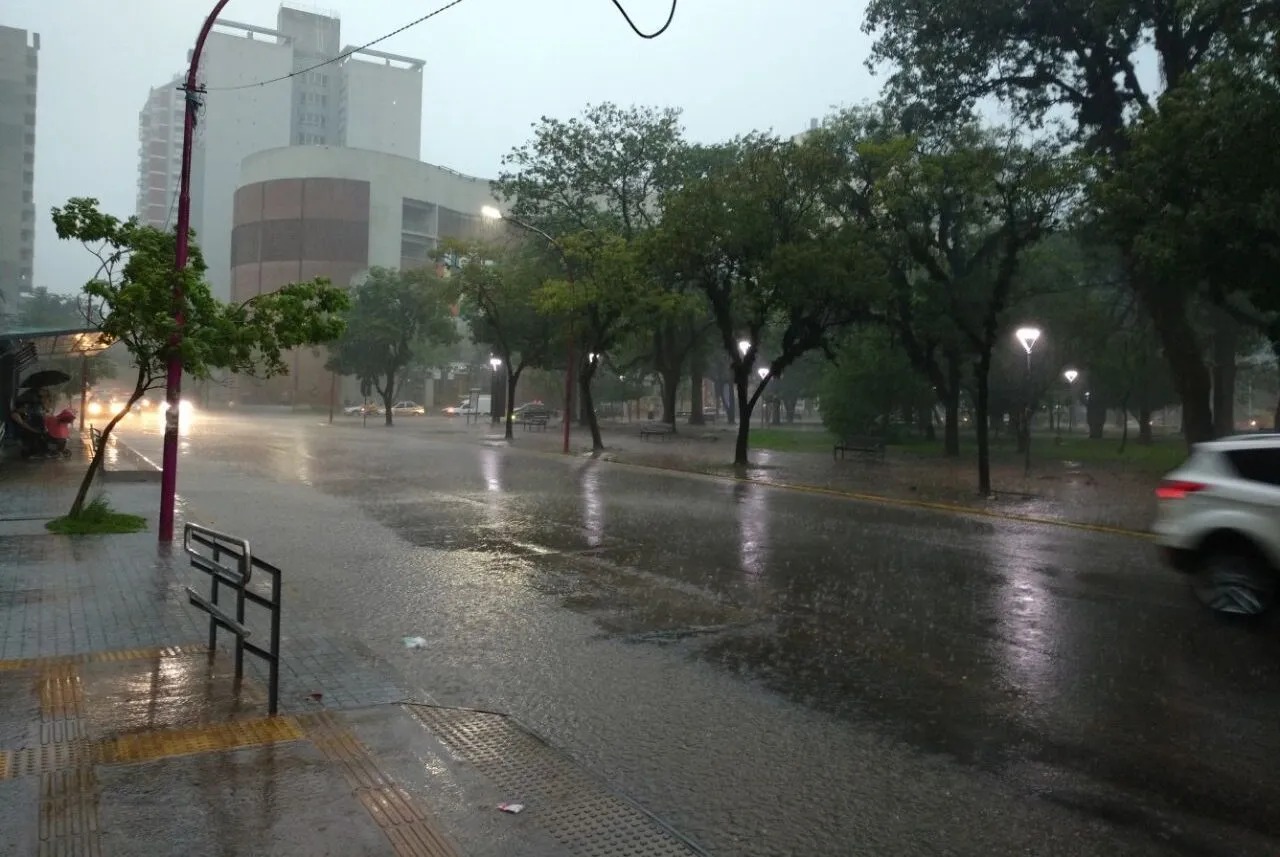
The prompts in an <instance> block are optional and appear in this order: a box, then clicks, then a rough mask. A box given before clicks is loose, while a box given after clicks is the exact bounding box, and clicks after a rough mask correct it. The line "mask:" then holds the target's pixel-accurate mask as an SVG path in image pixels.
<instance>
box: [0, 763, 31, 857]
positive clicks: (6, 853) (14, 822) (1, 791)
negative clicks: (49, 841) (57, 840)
mask: <svg viewBox="0 0 1280 857" xmlns="http://www.w3.org/2000/svg"><path fill="white" fill-rule="evenodd" d="M39 807H40V781H39V780H37V779H34V778H31V779H23V780H4V779H0V857H30V855H32V854H35V853H37V850H38V847H39V846H38V844H37V843H38V842H39V835H38V832H39V828H38V826H37V825H36V823H35V819H36V817H37V816H38V814H39Z"/></svg>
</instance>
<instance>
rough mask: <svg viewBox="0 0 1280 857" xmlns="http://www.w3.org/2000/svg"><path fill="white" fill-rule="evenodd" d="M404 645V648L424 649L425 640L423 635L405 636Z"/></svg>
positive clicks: (425, 645)
mask: <svg viewBox="0 0 1280 857" xmlns="http://www.w3.org/2000/svg"><path fill="white" fill-rule="evenodd" d="M404 647H405V648H406V649H425V648H426V647H427V640H426V638H425V637H405V638H404Z"/></svg>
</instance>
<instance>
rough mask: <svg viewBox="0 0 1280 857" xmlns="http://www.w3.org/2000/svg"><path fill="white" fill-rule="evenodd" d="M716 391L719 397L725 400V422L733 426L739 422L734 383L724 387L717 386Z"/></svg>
mask: <svg viewBox="0 0 1280 857" xmlns="http://www.w3.org/2000/svg"><path fill="white" fill-rule="evenodd" d="M716 389H717V395H719V396H720V397H721V398H722V399H723V400H724V415H725V421H726V422H728V423H729V425H733V424H734V422H735V421H736V420H737V413H738V406H737V399H736V397H735V396H734V386H733V383H732V382H730V383H728V384H724V385H721V384H717V385H716Z"/></svg>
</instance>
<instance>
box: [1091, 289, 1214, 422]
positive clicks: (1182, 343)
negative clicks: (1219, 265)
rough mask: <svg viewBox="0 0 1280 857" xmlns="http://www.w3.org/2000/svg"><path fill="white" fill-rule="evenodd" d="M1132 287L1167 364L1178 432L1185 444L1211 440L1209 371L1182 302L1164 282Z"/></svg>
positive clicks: (1184, 304) (1211, 420)
mask: <svg viewBox="0 0 1280 857" xmlns="http://www.w3.org/2000/svg"><path fill="white" fill-rule="evenodd" d="M1133 285H1134V288H1135V290H1136V291H1137V292H1138V295H1139V296H1140V297H1141V298H1142V300H1143V303H1144V304H1145V305H1146V307H1147V310H1148V312H1150V313H1151V321H1152V324H1153V325H1154V326H1155V329H1156V333H1157V335H1158V336H1159V337H1160V345H1161V346H1162V347H1163V350H1164V356H1165V359H1166V360H1167V361H1168V363H1169V375H1170V378H1171V380H1172V381H1173V388H1174V390H1176V391H1177V393H1178V399H1179V401H1181V402H1182V429H1183V434H1184V435H1185V438H1186V441H1187V443H1188V444H1193V443H1199V442H1201V441H1205V440H1212V439H1213V412H1212V410H1211V409H1210V407H1209V390H1210V384H1209V370H1208V369H1207V368H1206V367H1205V362H1204V358H1203V357H1202V356H1201V353H1200V347H1199V339H1198V338H1197V337H1196V333H1195V329H1194V328H1193V327H1192V326H1191V322H1190V321H1188V319H1187V308H1186V301H1185V300H1184V299H1183V298H1182V297H1180V296H1179V295H1177V293H1176V291H1175V290H1174V289H1171V288H1169V284H1167V283H1151V282H1146V281H1145V280H1141V279H1138V278H1135V279H1134V280H1133ZM1091 436H1092V435H1091Z"/></svg>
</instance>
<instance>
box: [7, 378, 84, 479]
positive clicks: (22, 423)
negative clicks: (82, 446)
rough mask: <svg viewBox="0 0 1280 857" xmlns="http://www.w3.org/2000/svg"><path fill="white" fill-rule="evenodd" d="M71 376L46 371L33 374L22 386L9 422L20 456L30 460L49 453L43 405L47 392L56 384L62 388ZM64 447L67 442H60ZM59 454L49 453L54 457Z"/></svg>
mask: <svg viewBox="0 0 1280 857" xmlns="http://www.w3.org/2000/svg"><path fill="white" fill-rule="evenodd" d="M69 380H71V376H70V375H68V374H67V373H66V372H62V371H60V370H58V369H46V370H45V371H43V372H36V373H34V374H32V375H30V376H28V377H27V380H25V381H23V382H22V386H23V388H24V389H23V391H22V392H21V393H19V394H18V397H17V398H16V399H15V400H14V403H13V411H12V412H10V414H9V419H10V421H11V422H12V423H13V425H14V427H15V428H17V430H18V437H19V438H20V439H21V441H22V456H23V457H24V458H31V457H33V456H37V455H47V454H50V452H49V435H48V434H47V433H46V431H45V404H46V399H48V398H50V397H49V396H48V395H47V388H48V387H52V386H55V385H57V384H65V383H66V382H67V381H69ZM62 445H63V446H64V447H65V445H66V441H65V440H64V441H63V442H62ZM57 454H58V453H56V452H55V453H52V455H57Z"/></svg>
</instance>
